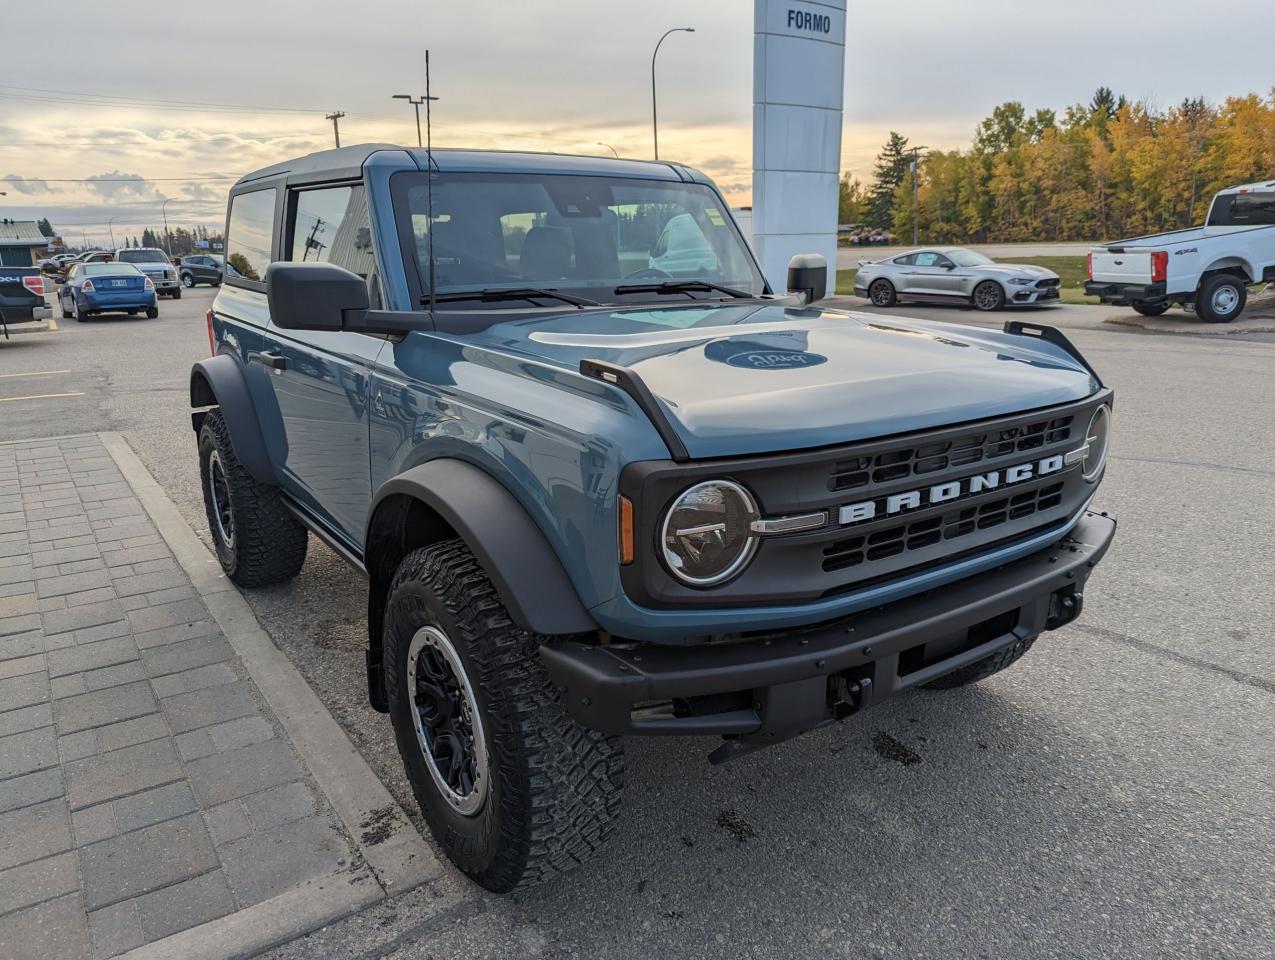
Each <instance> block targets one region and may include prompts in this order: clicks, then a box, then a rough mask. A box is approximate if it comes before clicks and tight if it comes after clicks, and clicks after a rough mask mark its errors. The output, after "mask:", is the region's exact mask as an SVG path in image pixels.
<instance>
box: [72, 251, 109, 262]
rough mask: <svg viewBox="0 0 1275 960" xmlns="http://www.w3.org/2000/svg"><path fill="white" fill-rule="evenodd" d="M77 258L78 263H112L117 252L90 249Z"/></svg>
mask: <svg viewBox="0 0 1275 960" xmlns="http://www.w3.org/2000/svg"><path fill="white" fill-rule="evenodd" d="M75 259H76V262H77V263H111V262H112V261H113V260H114V259H115V254H113V253H111V251H109V250H90V251H89V252H87V253H81V254H80V255H79V256H78V257H76V258H75Z"/></svg>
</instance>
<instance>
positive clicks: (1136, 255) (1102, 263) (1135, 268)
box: [1091, 250, 1151, 283]
mask: <svg viewBox="0 0 1275 960" xmlns="http://www.w3.org/2000/svg"><path fill="white" fill-rule="evenodd" d="M1091 256H1092V258H1093V259H1092V261H1091V262H1092V265H1093V280H1094V282H1096V283H1150V282H1151V251H1150V250H1138V251H1132V252H1127V253H1109V252H1107V251H1101V250H1095V251H1094V252H1093V253H1092V255H1091Z"/></svg>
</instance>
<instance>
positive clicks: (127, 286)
mask: <svg viewBox="0 0 1275 960" xmlns="http://www.w3.org/2000/svg"><path fill="white" fill-rule="evenodd" d="M58 303H59V304H60V305H61V307H62V316H63V318H66V319H70V318H71V317H74V318H75V319H76V320H83V319H84V318H85V317H94V316H97V315H98V314H102V313H110V312H123V313H127V314H129V315H136V314H139V313H142V312H145V314H146V316H148V317H150V318H151V319H152V320H153V319H154V318H155V317H158V316H159V306H158V305H157V303H156V300H155V283H154V281H152V280H151V278H150V277H148V276H146V274H144V273H142V271H141V270H139V269H137V267H136V266H134V265H133V264H131V263H77V264H73V265H72V266H71V269H70V271H69V272H68V274H67V277H66V283H64V284H62V288H61V289H60V290H59V291H58Z"/></svg>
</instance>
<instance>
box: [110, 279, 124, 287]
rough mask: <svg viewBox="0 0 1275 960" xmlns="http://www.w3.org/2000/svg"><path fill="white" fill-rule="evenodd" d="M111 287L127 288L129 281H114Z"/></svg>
mask: <svg viewBox="0 0 1275 960" xmlns="http://www.w3.org/2000/svg"><path fill="white" fill-rule="evenodd" d="M111 286H112V287H127V286H128V281H127V280H112V281H111Z"/></svg>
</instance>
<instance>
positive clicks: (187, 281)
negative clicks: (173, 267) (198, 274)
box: [182, 273, 195, 287]
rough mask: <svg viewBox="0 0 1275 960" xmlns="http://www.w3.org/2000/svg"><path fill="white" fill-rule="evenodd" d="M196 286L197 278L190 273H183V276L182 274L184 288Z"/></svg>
mask: <svg viewBox="0 0 1275 960" xmlns="http://www.w3.org/2000/svg"><path fill="white" fill-rule="evenodd" d="M194 285H195V278H194V277H193V276H192V275H191V274H189V273H183V274H182V286H184V287H193V286H194Z"/></svg>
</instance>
